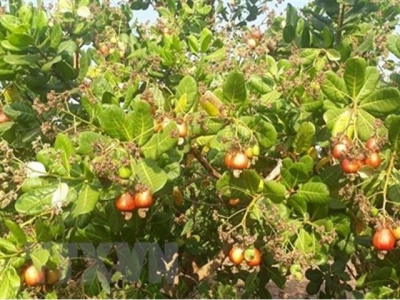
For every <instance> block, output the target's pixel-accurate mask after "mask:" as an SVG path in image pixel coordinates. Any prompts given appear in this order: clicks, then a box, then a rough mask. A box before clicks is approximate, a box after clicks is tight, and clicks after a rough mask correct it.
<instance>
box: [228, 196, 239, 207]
mask: <svg viewBox="0 0 400 300" xmlns="http://www.w3.org/2000/svg"><path fill="white" fill-rule="evenodd" d="M239 201H240V200H239V198H235V199H233V198H232V199H229V205H232V206H236V205H238V204H239Z"/></svg>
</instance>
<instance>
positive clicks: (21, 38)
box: [7, 33, 35, 49]
mask: <svg viewBox="0 0 400 300" xmlns="http://www.w3.org/2000/svg"><path fill="white" fill-rule="evenodd" d="M7 39H8V41H9V42H10V44H11V45H13V46H15V47H17V48H20V49H24V48H28V47H29V46H32V45H34V43H35V40H34V39H33V38H32V37H31V36H30V35H28V34H25V33H13V34H10V35H9V36H8V38H7Z"/></svg>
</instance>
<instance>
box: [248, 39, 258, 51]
mask: <svg viewBox="0 0 400 300" xmlns="http://www.w3.org/2000/svg"><path fill="white" fill-rule="evenodd" d="M246 43H247V46H249V47H250V49H254V48H256V47H257V41H256V40H255V39H253V38H249V39H248V40H247V41H246Z"/></svg>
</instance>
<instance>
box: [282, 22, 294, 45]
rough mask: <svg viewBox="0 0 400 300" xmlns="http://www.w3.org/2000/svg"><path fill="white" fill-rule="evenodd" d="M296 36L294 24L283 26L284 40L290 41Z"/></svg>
mask: <svg viewBox="0 0 400 300" xmlns="http://www.w3.org/2000/svg"><path fill="white" fill-rule="evenodd" d="M295 37H296V29H295V28H294V27H293V26H292V25H286V26H285V28H283V40H284V41H285V42H286V43H290V42H291V41H293V39H294V38H295Z"/></svg>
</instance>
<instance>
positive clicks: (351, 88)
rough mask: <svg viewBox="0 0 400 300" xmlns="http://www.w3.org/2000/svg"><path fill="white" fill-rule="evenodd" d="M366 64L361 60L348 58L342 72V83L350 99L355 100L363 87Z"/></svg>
mask: <svg viewBox="0 0 400 300" xmlns="http://www.w3.org/2000/svg"><path fill="white" fill-rule="evenodd" d="M366 67H367V63H366V61H365V59H363V58H350V59H348V60H347V62H346V68H345V70H344V77H343V78H344V81H345V83H346V86H347V90H348V92H349V94H350V97H351V98H353V99H357V96H358V94H359V92H360V90H361V89H362V87H363V85H364V80H365V73H366Z"/></svg>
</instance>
